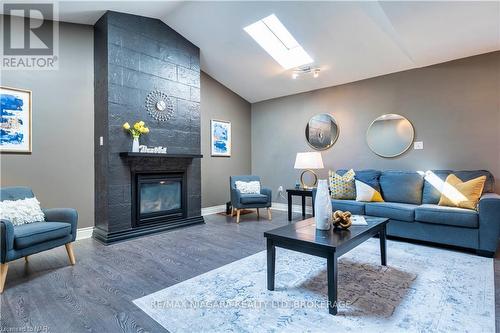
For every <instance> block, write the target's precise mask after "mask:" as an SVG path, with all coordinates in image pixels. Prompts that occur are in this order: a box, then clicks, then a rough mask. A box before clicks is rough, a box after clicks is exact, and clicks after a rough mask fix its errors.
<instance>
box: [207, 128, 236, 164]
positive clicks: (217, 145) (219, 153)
mask: <svg viewBox="0 0 500 333" xmlns="http://www.w3.org/2000/svg"><path fill="white" fill-rule="evenodd" d="M231 148H232V147H231V122H230V121H225V120H217V119H212V120H211V121H210V150H211V155H212V156H214V157H231Z"/></svg>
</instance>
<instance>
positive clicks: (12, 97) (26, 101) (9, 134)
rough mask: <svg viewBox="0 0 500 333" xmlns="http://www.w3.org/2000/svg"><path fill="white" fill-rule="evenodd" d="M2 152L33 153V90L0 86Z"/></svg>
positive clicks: (0, 144)
mask: <svg viewBox="0 0 500 333" xmlns="http://www.w3.org/2000/svg"><path fill="white" fill-rule="evenodd" d="M0 107H1V117H0V152H2V153H31V91H30V90H23V89H17V88H9V87H0Z"/></svg>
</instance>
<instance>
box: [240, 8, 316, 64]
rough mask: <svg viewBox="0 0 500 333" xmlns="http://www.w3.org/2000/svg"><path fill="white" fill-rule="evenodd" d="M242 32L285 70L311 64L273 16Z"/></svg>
mask: <svg viewBox="0 0 500 333" xmlns="http://www.w3.org/2000/svg"><path fill="white" fill-rule="evenodd" d="M244 30H245V31H246V32H247V33H248V34H249V35H250V36H251V37H252V38H253V39H254V40H255V41H256V42H257V43H258V44H259V45H260V46H261V47H262V48H263V49H264V50H265V51H266V52H267V53H269V55H270V56H271V57H273V59H274V60H276V61H277V62H278V63H279V64H280V65H281V66H282V67H283V68H285V69H290V68H293V67H298V66H302V65H306V64H310V63H312V62H313V59H312V58H311V57H310V56H309V54H307V52H306V51H305V50H304V49H303V48H302V46H301V45H300V44H299V43H298V42H297V41H296V40H295V38H293V36H292V34H291V33H290V32H289V31H288V30H287V29H286V28H285V26H284V25H283V24H282V23H281V22H280V20H279V19H278V18H277V17H276V15H274V14H272V15H269V16H267V17H265V18H263V19H262V20H259V21H257V22H255V23H253V24H250V25H249V26H247V27H245V28H244Z"/></svg>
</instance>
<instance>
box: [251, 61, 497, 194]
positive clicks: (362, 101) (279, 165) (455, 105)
mask: <svg viewBox="0 0 500 333" xmlns="http://www.w3.org/2000/svg"><path fill="white" fill-rule="evenodd" d="M499 99H500V52H495V53H490V54H485V55H480V56H475V57H471V58H465V59H461V60H457V61H452V62H448V63H443V64H439V65H435V66H430V67H426V68H421V69H415V70H410V71H405V72H401V73H396V74H391V75H386V76H382V77H377V78H372V79H368V80H363V81H359V82H354V83H350V84H345V85H342V86H337V87H331V88H326V89H321V90H316V91H311V92H307V93H302V94H297V95H292V96H288V97H283V98H278V99H273V100H268V101H264V102H260V103H256V104H253V105H252V173H253V174H257V175H260V176H262V177H263V181H264V183H265V184H266V185H269V186H272V188H273V190H274V191H276V189H277V187H278V186H279V185H283V186H285V187H289V186H293V185H294V183H295V180H296V179H297V178H298V177H299V171H298V170H294V169H293V163H294V160H295V154H296V153H297V152H301V151H310V150H311V148H309V146H308V145H307V143H306V141H305V138H304V128H305V125H306V124H307V121H308V120H309V118H310V117H311V116H313V115H315V114H317V113H322V112H330V113H332V114H333V115H334V116H335V118H336V120H337V122H338V123H339V125H340V136H339V139H338V141H337V142H336V143H335V145H334V146H333V147H332V148H330V149H329V150H327V151H324V152H323V154H322V155H323V161H324V164H325V169H323V170H320V172H319V174H320V176H321V178H326V176H327V172H328V169H329V168H331V169H338V168H351V167H352V168H355V169H361V168H376V169H382V170H385V169H407V170H427V169H440V168H442V169H488V170H490V171H491V172H492V173H493V174H494V175H495V176H496V178H497V179H496V180H497V182H496V183H497V192H499V191H500V179H499V177H500V149H499V147H500V101H499ZM386 113H397V114H401V115H403V116H405V117H407V118H408V119H409V120H410V122H412V124H413V126H414V128H415V140H416V141H423V142H424V150H413V149H412V148H411V149H410V150H408V151H407V152H406V153H405V154H403V155H402V156H400V157H396V158H392V159H387V158H382V157H379V156H377V155H375V154H374V153H372V152H371V151H370V149H369V148H368V146H367V144H366V141H365V134H366V129H367V128H368V126H369V125H370V123H371V122H372V121H373V120H374V119H375V118H377V117H378V116H380V115H382V114H386Z"/></svg>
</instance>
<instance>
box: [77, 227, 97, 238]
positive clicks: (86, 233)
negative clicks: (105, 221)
mask: <svg viewBox="0 0 500 333" xmlns="http://www.w3.org/2000/svg"><path fill="white" fill-rule="evenodd" d="M93 231H94V227H87V228H79V229H76V240H77V241H78V240H82V239H87V238H90V237H92V232H93Z"/></svg>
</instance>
